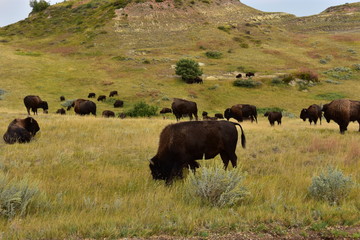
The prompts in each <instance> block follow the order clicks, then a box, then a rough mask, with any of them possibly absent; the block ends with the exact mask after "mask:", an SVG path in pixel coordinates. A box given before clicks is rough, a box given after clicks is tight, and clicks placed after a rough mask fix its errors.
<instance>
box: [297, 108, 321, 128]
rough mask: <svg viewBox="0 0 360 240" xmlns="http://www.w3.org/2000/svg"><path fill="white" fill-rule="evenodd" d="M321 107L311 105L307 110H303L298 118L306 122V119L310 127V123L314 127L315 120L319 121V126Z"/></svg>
mask: <svg viewBox="0 0 360 240" xmlns="http://www.w3.org/2000/svg"><path fill="white" fill-rule="evenodd" d="M321 116H322V112H321V107H320V106H319V105H316V104H313V105H311V106H310V107H308V108H303V110H301V113H300V118H301V119H302V120H304V122H305V121H306V119H307V118H308V119H309V122H310V125H311V123H312V122H314V124H315V125H316V123H317V120H318V119H320V125H321Z"/></svg>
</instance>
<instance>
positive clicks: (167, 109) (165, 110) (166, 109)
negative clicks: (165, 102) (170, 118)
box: [160, 108, 172, 114]
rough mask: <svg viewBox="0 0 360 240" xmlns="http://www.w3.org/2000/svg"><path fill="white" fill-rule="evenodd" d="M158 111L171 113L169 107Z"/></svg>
mask: <svg viewBox="0 0 360 240" xmlns="http://www.w3.org/2000/svg"><path fill="white" fill-rule="evenodd" d="M160 113H161V114H165V113H172V111H171V108H163V109H161V110H160Z"/></svg>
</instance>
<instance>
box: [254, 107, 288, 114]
mask: <svg viewBox="0 0 360 240" xmlns="http://www.w3.org/2000/svg"><path fill="white" fill-rule="evenodd" d="M257 112H258V114H264V113H266V112H285V109H283V108H278V107H267V108H257Z"/></svg>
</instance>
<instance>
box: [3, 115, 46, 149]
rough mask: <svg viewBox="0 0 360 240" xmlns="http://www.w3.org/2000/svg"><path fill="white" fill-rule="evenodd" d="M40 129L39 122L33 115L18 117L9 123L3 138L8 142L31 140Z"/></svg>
mask: <svg viewBox="0 0 360 240" xmlns="http://www.w3.org/2000/svg"><path fill="white" fill-rule="evenodd" d="M39 130H40V127H39V124H38V123H37V121H36V120H35V119H33V118H32V117H27V118H25V119H20V118H16V119H14V120H13V121H12V122H11V123H10V124H9V126H8V129H7V131H6V133H5V134H4V136H3V139H4V141H5V142H6V143H8V144H13V143H15V142H19V143H25V142H30V140H31V139H32V138H33V137H34V136H35V135H36V133H37V132H38V131H39Z"/></svg>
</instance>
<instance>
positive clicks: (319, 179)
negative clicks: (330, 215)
mask: <svg viewBox="0 0 360 240" xmlns="http://www.w3.org/2000/svg"><path fill="white" fill-rule="evenodd" d="M352 187H353V181H352V180H351V177H346V176H344V174H343V173H342V172H341V171H340V170H336V169H334V168H328V169H327V172H322V173H321V174H320V176H316V177H314V178H313V179H312V183H311V185H310V187H309V193H310V195H311V196H312V197H314V198H315V199H318V200H322V201H327V202H328V203H329V204H330V205H337V204H339V203H340V201H341V200H343V199H344V198H346V196H347V195H348V194H349V192H350V190H351V189H352Z"/></svg>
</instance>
